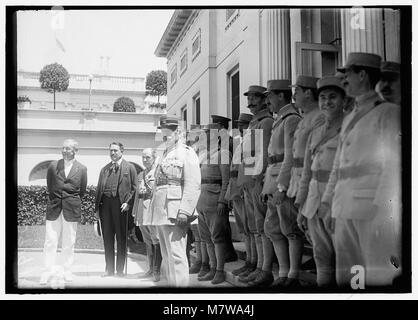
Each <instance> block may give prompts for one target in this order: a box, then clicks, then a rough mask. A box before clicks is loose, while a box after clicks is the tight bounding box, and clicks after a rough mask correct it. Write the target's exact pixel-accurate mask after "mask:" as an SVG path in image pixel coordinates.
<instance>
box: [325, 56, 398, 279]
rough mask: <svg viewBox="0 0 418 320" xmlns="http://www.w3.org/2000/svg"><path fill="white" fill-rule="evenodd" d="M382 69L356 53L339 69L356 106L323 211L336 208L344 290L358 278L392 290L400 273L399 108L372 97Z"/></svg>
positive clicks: (337, 248) (343, 133) (339, 269)
mask: <svg viewBox="0 0 418 320" xmlns="http://www.w3.org/2000/svg"><path fill="white" fill-rule="evenodd" d="M380 63H381V57H380V56H378V55H375V54H370V53H362V52H353V53H350V54H349V55H348V58H347V62H346V65H345V66H344V67H343V68H340V69H339V71H341V72H343V73H344V74H345V80H344V81H345V89H346V91H347V94H348V95H350V96H353V97H355V99H356V106H355V108H354V109H353V111H352V112H351V113H350V114H349V115H347V116H346V117H345V119H344V121H343V124H342V128H341V136H340V142H339V146H338V150H337V154H336V156H335V160H334V164H333V170H332V173H331V176H330V179H329V182H328V184H327V187H326V191H325V193H324V195H323V197H322V202H323V203H322V204H321V208H320V211H321V210H323V211H326V210H327V208H329V207H332V211H331V212H332V217H333V218H335V230H334V238H335V251H336V270H337V272H336V278H337V284H338V285H341V286H348V285H350V284H352V283H351V282H352V281H351V280H352V277H353V276H354V274H356V273H357V274H358V273H360V276H361V275H363V276H365V283H366V285H368V286H381V285H390V284H391V283H392V280H393V279H394V277H395V276H397V275H398V273H399V272H401V270H400V268H399V260H398V259H399V255H400V252H399V250H400V244H399V243H398V239H399V238H398V237H399V236H400V228H399V227H400V172H401V171H400V170H401V168H400V154H401V153H400V152H401V150H400V108H399V106H397V105H395V104H392V103H389V102H384V101H383V100H382V99H380V98H379V96H378V94H377V93H376V92H375V91H374V88H375V86H376V84H377V82H378V81H379V74H380ZM398 268H399V269H398Z"/></svg>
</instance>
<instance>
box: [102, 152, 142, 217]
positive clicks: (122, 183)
mask: <svg viewBox="0 0 418 320" xmlns="http://www.w3.org/2000/svg"><path fill="white" fill-rule="evenodd" d="M111 166H112V162H109V163H108V164H107V165H105V166H104V167H103V168H102V170H100V175H99V182H98V183H97V190H96V203H95V208H96V212H97V211H100V207H101V205H102V196H103V191H104V188H105V185H106V180H107V177H108V176H109V170H110V167H111ZM118 173H119V180H118V194H119V200H120V203H121V204H122V203H127V204H128V205H129V207H130V209H132V206H133V202H134V196H135V191H136V189H137V173H136V170H135V167H134V166H133V164H131V163H129V162H128V161H126V160H125V159H122V162H121V164H120V166H119V169H118Z"/></svg>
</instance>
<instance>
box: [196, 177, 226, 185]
mask: <svg viewBox="0 0 418 320" xmlns="http://www.w3.org/2000/svg"><path fill="white" fill-rule="evenodd" d="M200 183H201V184H222V179H216V178H213V179H210V178H203V179H202V180H201V181H200Z"/></svg>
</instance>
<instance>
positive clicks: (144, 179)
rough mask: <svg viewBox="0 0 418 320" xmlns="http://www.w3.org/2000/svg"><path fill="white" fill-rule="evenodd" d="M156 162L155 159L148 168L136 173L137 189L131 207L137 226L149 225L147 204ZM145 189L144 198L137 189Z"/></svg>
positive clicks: (152, 186) (148, 204)
mask: <svg viewBox="0 0 418 320" xmlns="http://www.w3.org/2000/svg"><path fill="white" fill-rule="evenodd" d="M156 164H157V159H156V160H155V162H154V164H153V165H152V167H151V169H150V170H147V169H145V170H144V171H142V172H140V173H139V174H138V180H137V185H138V187H137V189H136V191H135V198H134V206H133V209H132V214H133V215H134V217H135V223H136V225H138V226H141V225H149V224H151V216H150V213H149V206H150V203H151V198H152V192H153V189H154V182H155V177H154V175H155V168H156V166H157V165H156ZM144 187H145V188H146V189H147V194H146V198H147V199H144V198H143V197H140V194H139V190H140V189H142V188H144Z"/></svg>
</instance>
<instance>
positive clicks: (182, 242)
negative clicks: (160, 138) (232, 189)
mask: <svg viewBox="0 0 418 320" xmlns="http://www.w3.org/2000/svg"><path fill="white" fill-rule="evenodd" d="M161 129H162V132H163V135H164V136H166V137H167V139H166V148H165V150H164V153H163V155H162V157H161V159H160V162H159V164H158V166H157V168H156V170H155V187H154V193H153V196H152V200H151V205H150V208H151V209H150V210H151V212H152V217H151V225H155V226H157V230H158V237H159V239H160V245H161V254H162V257H163V261H164V263H165V264H166V266H167V267H166V269H167V279H168V285H169V286H176V287H180V286H188V284H189V265H188V261H187V253H186V245H187V230H188V223H189V222H190V220H192V219H193V213H194V211H195V207H196V204H197V200H198V198H199V195H200V169H199V159H198V158H197V155H196V153H195V152H194V150H193V149H192V148H190V147H188V146H186V145H185V144H184V143H183V141H182V140H181V132H180V129H178V120H177V119H173V118H169V117H167V118H166V119H165V121H164V122H162V123H161Z"/></svg>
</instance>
